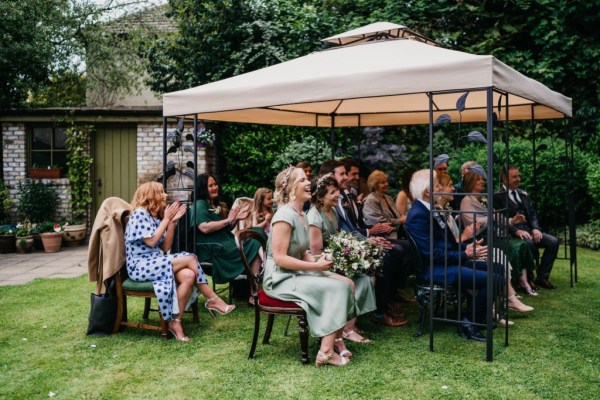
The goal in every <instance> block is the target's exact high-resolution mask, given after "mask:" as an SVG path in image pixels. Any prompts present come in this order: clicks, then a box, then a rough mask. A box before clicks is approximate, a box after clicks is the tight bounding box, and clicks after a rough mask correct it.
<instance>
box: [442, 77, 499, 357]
mask: <svg viewBox="0 0 600 400" xmlns="http://www.w3.org/2000/svg"><path fill="white" fill-rule="evenodd" d="M486 95H487V96H486V98H487V99H486V111H487V121H486V127H487V159H488V177H491V178H492V179H488V180H487V197H488V202H489V204H490V206H489V207H488V208H487V221H488V227H487V246H488V247H487V249H488V255H487V294H488V295H487V304H486V323H487V338H486V350H487V351H486V361H493V354H494V333H493V332H494V325H493V324H494V321H493V317H494V315H493V314H494V313H493V309H494V300H495V299H494V298H493V297H495V296H492V294H493V293H494V290H493V289H494V288H493V286H494V284H495V282H494V279H493V277H494V268H493V260H494V257H493V254H494V252H493V248H494V235H493V233H494V225H495V224H494V215H493V212H492V207H493V206H494V204H493V202H494V200H493V199H494V197H493V196H494V186H493V174H494V119H493V112H494V90H493V88H492V87H488V88H487V89H486ZM431 254H433V253H431ZM505 275H506V274H505Z"/></svg>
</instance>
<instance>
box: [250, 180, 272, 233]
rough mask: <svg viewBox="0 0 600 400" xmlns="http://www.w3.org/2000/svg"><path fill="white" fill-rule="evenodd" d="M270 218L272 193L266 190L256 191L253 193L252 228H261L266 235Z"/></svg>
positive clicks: (269, 225) (259, 189)
mask: <svg viewBox="0 0 600 400" xmlns="http://www.w3.org/2000/svg"><path fill="white" fill-rule="evenodd" d="M272 217H273V192H272V191H271V189H268V188H258V189H256V192H254V207H253V209H252V226H256V227H258V228H262V229H263V230H264V231H265V233H266V234H267V235H268V234H269V229H270V228H271V218H272Z"/></svg>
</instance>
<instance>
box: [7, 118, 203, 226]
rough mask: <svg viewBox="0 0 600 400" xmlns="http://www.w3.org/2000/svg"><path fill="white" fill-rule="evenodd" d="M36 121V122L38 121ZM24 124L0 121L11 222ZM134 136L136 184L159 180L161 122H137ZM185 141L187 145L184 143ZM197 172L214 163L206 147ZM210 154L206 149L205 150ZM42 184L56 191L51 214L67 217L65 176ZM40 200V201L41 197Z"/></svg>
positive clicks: (23, 153)
mask: <svg viewBox="0 0 600 400" xmlns="http://www.w3.org/2000/svg"><path fill="white" fill-rule="evenodd" d="M38 123H39V121H38ZM175 127H176V125H175V124H169V125H168V128H167V129H168V130H169V131H171V130H173V129H175ZM26 128H27V127H26V124H25V123H16V122H15V123H13V122H3V123H2V156H3V160H4V169H3V175H4V176H3V178H4V184H5V186H6V187H7V188H8V189H9V192H10V195H11V197H12V199H13V205H12V211H11V219H12V222H17V221H18V215H17V209H16V205H17V200H18V199H17V190H18V184H19V182H22V181H24V180H25V179H26V178H27V175H28V174H27V147H26V146H27V131H26ZM187 133H191V127H187V128H186V131H185V132H184V133H183V137H185V135H186V134H187ZM136 134H137V138H136V143H137V160H136V164H137V171H138V177H137V184H138V185H140V184H142V183H144V182H148V181H151V180H154V181H156V180H160V179H161V177H162V173H163V163H162V157H163V142H162V138H163V128H162V123H159V122H156V123H154V122H144V123H138V124H137V130H136ZM185 144H190V142H187V143H185ZM197 150H198V173H199V174H200V173H203V172H207V169H208V168H209V167H210V166H211V165H212V164H213V163H214V161H211V160H214V157H211V156H210V154H209V156H208V158H207V149H206V148H198V149H197ZM209 153H210V152H209ZM184 155H185V159H184V163H183V164H184V165H183V169H184V170H185V160H187V159H191V157H192V155H191V154H190V153H184ZM177 157H178V156H177V154H169V156H168V160H172V161H174V162H175V163H176V164H177V165H178V164H179V160H178V158H177ZM40 181H42V182H44V183H50V184H53V185H54V187H55V189H56V191H57V193H58V197H59V199H58V208H57V215H56V216H55V218H56V220H57V221H61V220H66V219H68V218H69V216H70V215H69V208H68V203H69V195H68V187H69V179H68V178H61V179H41V180H40ZM177 181H178V180H176V179H175V180H171V181H170V182H173V183H172V184H171V183H170V184H169V186H170V185H177ZM185 182H186V183H188V184H189V183H190V182H191V179H188V180H185ZM42 201H43V200H42ZM92 218H93V216H92Z"/></svg>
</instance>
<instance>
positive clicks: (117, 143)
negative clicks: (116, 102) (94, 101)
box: [92, 125, 137, 220]
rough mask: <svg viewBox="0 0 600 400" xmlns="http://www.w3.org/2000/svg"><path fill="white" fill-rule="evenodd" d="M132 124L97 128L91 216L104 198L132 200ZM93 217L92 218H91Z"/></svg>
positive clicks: (134, 134)
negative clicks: (92, 211) (114, 197)
mask: <svg viewBox="0 0 600 400" xmlns="http://www.w3.org/2000/svg"><path fill="white" fill-rule="evenodd" d="M136 137H137V129H136V126H135V125H125V126H111V127H98V128H97V129H96V134H95V137H94V185H93V191H94V217H95V215H96V212H97V211H98V208H99V207H100V204H102V202H103V201H104V200H105V199H106V198H107V197H113V196H116V197H120V198H122V199H123V200H126V201H128V202H129V201H131V198H132V197H133V193H134V192H135V189H136V187H137V146H136V141H137V140H136ZM92 220H93V219H92Z"/></svg>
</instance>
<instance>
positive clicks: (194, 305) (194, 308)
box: [192, 299, 200, 323]
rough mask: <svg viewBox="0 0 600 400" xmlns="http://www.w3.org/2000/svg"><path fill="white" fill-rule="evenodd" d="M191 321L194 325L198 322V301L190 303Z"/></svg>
mask: <svg viewBox="0 0 600 400" xmlns="http://www.w3.org/2000/svg"><path fill="white" fill-rule="evenodd" d="M192 321H194V322H195V323H198V322H200V317H199V316H198V299H196V301H194V302H193V303H192Z"/></svg>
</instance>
